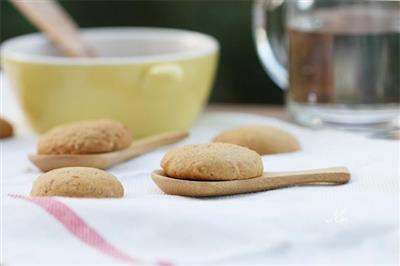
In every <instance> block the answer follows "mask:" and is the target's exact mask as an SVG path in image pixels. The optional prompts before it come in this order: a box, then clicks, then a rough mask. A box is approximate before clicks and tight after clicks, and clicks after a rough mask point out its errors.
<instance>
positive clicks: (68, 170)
mask: <svg viewBox="0 0 400 266" xmlns="http://www.w3.org/2000/svg"><path fill="white" fill-rule="evenodd" d="M123 195H124V188H123V186H122V184H121V183H120V182H119V181H118V179H117V178H116V177H115V176H113V175H112V174H110V173H107V172H105V171H103V170H100V169H97V168H90V167H65V168H58V169H55V170H52V171H49V172H47V173H45V174H43V175H41V176H39V177H38V178H37V179H36V180H35V181H34V183H33V186H32V190H31V196H62V197H78V198H120V197H122V196H123Z"/></svg>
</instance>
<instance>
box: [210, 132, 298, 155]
mask: <svg viewBox="0 0 400 266" xmlns="http://www.w3.org/2000/svg"><path fill="white" fill-rule="evenodd" d="M213 141H214V142H224V143H232V144H237V145H240V146H244V147H247V148H249V149H252V150H254V151H256V152H257V153H258V154H261V155H264V154H272V153H285V152H293V151H297V150H299V149H300V144H299V142H298V141H297V139H296V138H295V137H294V136H293V135H292V134H290V133H289V132H286V131H284V130H282V129H279V128H276V127H271V126H261V125H249V126H242V127H237V128H233V129H229V130H226V131H224V132H222V133H221V134H219V135H217V136H216V137H215V138H214V140H213Z"/></svg>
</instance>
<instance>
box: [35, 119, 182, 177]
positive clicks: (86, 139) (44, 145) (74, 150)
mask: <svg viewBox="0 0 400 266" xmlns="http://www.w3.org/2000/svg"><path fill="white" fill-rule="evenodd" d="M188 135H189V134H188V132H186V131H178V132H166V133H161V134H158V135H154V136H150V137H146V138H143V139H140V140H137V141H132V136H131V135H130V132H129V130H128V129H127V128H126V127H125V126H124V125H122V124H121V123H119V122H116V121H112V120H93V121H83V122H77V123H71V124H67V125H63V126H60V127H57V128H55V129H53V130H50V131H49V132H48V133H46V134H44V135H43V136H42V137H41V139H40V141H39V144H38V154H33V155H29V159H30V160H31V161H32V162H33V163H34V164H35V165H36V166H37V167H38V168H40V169H41V170H43V171H49V170H52V169H56V168H61V167H70V166H86V167H95V168H100V169H107V168H109V167H111V166H113V165H116V164H119V163H121V162H124V161H126V160H129V159H132V158H133V157H135V156H138V155H141V154H144V153H146V152H150V151H153V150H155V149H157V148H160V147H163V146H165V145H169V144H173V143H176V142H178V141H180V140H182V139H184V138H186V137H187V136H188Z"/></svg>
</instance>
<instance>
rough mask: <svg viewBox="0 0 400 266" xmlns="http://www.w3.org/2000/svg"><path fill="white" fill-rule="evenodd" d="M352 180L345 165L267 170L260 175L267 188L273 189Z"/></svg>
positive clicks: (340, 182)
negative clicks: (310, 168)
mask: <svg viewBox="0 0 400 266" xmlns="http://www.w3.org/2000/svg"><path fill="white" fill-rule="evenodd" d="M349 180H350V172H349V170H348V169H347V168H345V167H331V168H324V169H316V170H306V171H293V172H277V173H274V172H266V173H264V174H263V176H262V177H260V182H263V185H265V188H268V189H273V188H280V187H287V186H296V185H304V184H321V183H322V184H330V183H331V184H344V183H347V182H348V181H349Z"/></svg>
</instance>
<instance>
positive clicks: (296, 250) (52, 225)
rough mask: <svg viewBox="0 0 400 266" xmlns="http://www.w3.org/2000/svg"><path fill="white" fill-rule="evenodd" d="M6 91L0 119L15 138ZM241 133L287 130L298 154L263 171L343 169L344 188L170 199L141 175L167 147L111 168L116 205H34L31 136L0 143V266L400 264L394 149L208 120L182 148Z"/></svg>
mask: <svg viewBox="0 0 400 266" xmlns="http://www.w3.org/2000/svg"><path fill="white" fill-rule="evenodd" d="M2 84H4V82H2ZM5 91H6V89H5V86H2V99H1V102H2V104H3V106H2V115H5V116H6V117H8V118H9V119H10V120H11V121H14V123H16V124H17V125H21V126H20V127H19V128H20V129H21V128H22V122H21V121H20V118H21V115H20V113H19V111H18V110H16V109H15V103H14V101H13V99H12V98H11V96H10V95H9V93H8V92H5ZM11 105H12V106H11ZM250 123H258V124H265V125H276V126H279V127H282V128H284V129H287V130H288V131H290V132H292V133H293V134H294V135H296V136H297V137H298V138H299V140H300V142H301V145H302V151H300V152H296V153H290V154H281V155H269V156H264V157H263V162H264V168H265V170H267V171H268V170H269V171H288V170H301V169H309V168H319V167H330V166H346V167H348V168H349V169H350V170H351V172H352V180H351V182H350V183H349V184H347V185H343V186H304V187H292V188H285V189H279V190H272V191H267V192H260V193H254V194H245V195H238V196H229V197H220V198H206V199H196V198H185V197H178V196H169V195H165V194H163V193H162V192H161V191H160V190H159V189H158V188H157V187H156V185H155V184H154V183H153V182H152V180H151V179H150V176H149V174H150V172H151V170H153V169H157V168H159V162H160V159H161V158H162V156H163V155H164V153H165V152H166V151H167V149H168V148H170V147H167V148H164V149H161V150H158V151H155V152H152V153H149V154H146V155H144V156H141V157H139V158H136V159H134V160H132V161H130V162H127V163H124V164H121V165H119V166H117V167H114V168H112V169H110V172H112V173H113V174H115V175H116V176H117V177H118V178H119V179H120V180H121V182H122V183H123V185H124V187H125V191H126V194H125V196H124V198H122V199H73V198H61V197H55V198H48V199H37V198H31V197H28V195H29V192H30V188H31V185H32V181H33V180H34V179H35V178H36V177H37V176H38V175H40V172H39V171H38V170H37V169H35V167H34V166H33V165H31V163H30V162H29V161H28V160H27V157H26V155H27V154H29V153H32V152H34V151H35V142H36V137H35V136H33V135H30V134H29V133H28V132H27V131H24V130H20V132H19V135H18V136H17V137H16V138H13V139H10V140H6V141H1V151H2V152H1V155H2V157H1V192H2V193H1V201H2V202H1V225H2V226H1V229H2V236H1V240H2V243H1V244H2V245H1V250H2V257H1V264H2V265H3V263H4V264H5V265H17V264H48V265H56V264H124V263H132V264H135V263H139V264H140V263H154V264H158V265H170V264H174V265H175V264H182V265H185V264H189V263H190V264H197V265H204V264H227V265H231V264H246V265H254V264H262V265H265V264H281V263H283V264H311V263H313V264H322V263H329V264H383V263H388V264H398V263H399V239H398V237H399V178H400V174H399V142H398V141H390V140H377V139H368V138H365V137H363V136H360V135H355V134H351V133H344V132H336V131H331V130H320V131H312V130H309V129H305V128H300V127H297V126H294V125H291V124H288V123H285V122H281V121H278V120H275V119H272V118H266V117H260V116H252V115H244V114H232V113H207V114H204V115H203V116H201V117H200V118H199V119H198V121H197V122H196V123H195V125H194V126H193V128H192V129H191V136H190V138H188V139H187V140H185V141H183V142H182V143H180V144H179V145H181V144H187V143H202V142H208V141H210V139H211V138H212V137H213V136H214V135H215V134H217V133H218V132H220V131H221V130H223V129H226V128H230V127H233V126H236V125H243V124H250Z"/></svg>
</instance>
